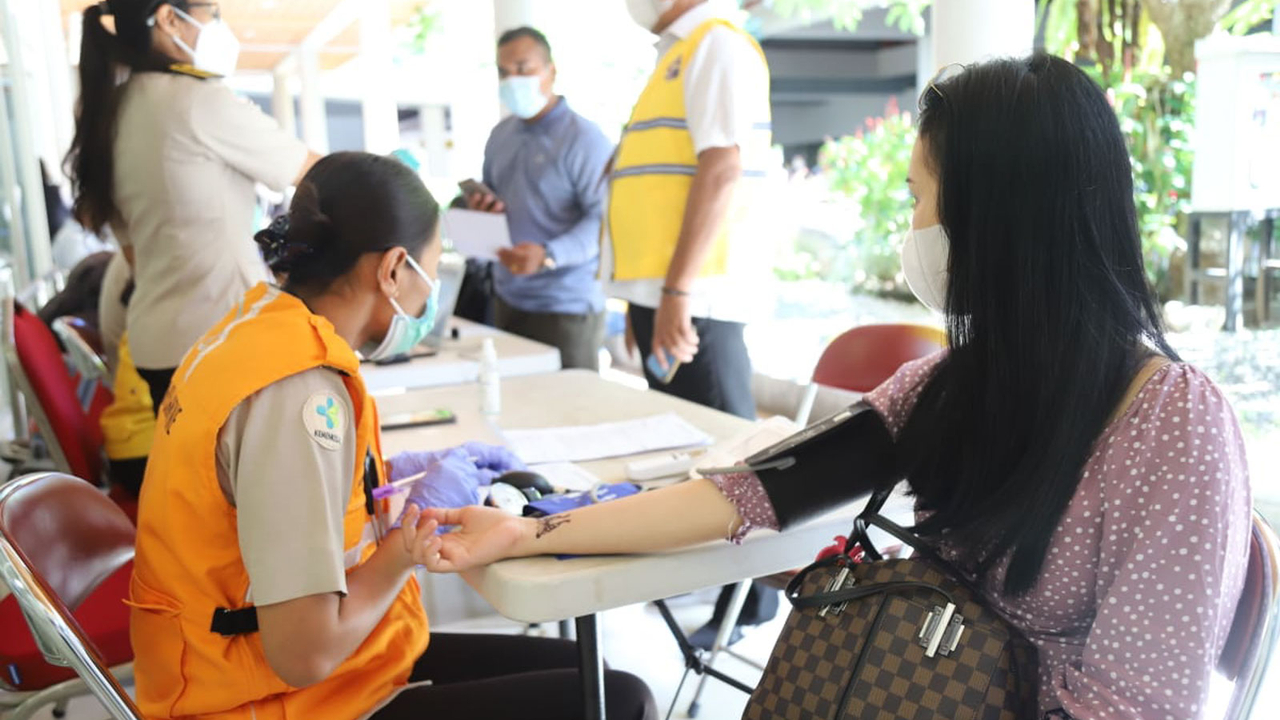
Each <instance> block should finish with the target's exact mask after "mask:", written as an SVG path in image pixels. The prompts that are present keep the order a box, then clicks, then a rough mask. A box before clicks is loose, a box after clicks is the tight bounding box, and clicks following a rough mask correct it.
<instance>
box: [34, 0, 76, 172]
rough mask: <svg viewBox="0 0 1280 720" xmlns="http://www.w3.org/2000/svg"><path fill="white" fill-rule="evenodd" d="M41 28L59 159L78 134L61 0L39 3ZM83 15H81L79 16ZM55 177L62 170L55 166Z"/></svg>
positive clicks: (60, 159)
mask: <svg viewBox="0 0 1280 720" xmlns="http://www.w3.org/2000/svg"><path fill="white" fill-rule="evenodd" d="M39 6H40V12H41V18H40V21H41V25H42V27H41V30H42V31H43V32H44V59H45V63H46V65H47V66H48V81H49V100H50V103H51V108H52V110H53V139H54V144H55V146H56V148H57V153H58V157H57V161H56V163H55V164H57V165H60V164H61V161H62V156H63V155H64V154H66V152H67V150H68V149H70V147H71V138H72V137H73V136H74V135H75V93H74V92H73V91H72V88H73V87H74V83H73V82H72V77H71V76H72V71H71V63H70V62H68V61H67V58H68V53H67V43H66V39H65V36H64V35H63V33H62V8H61V6H60V4H58V3H39ZM75 19H76V20H78V19H79V15H77V16H76V17H75ZM50 171H53V175H54V176H55V178H57V179H59V180H61V179H62V174H61V173H59V172H56V168H53V167H51V168H50Z"/></svg>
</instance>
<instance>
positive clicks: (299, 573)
mask: <svg viewBox="0 0 1280 720" xmlns="http://www.w3.org/2000/svg"><path fill="white" fill-rule="evenodd" d="M129 340H130V342H132V341H133V337H132V335H130V337H129ZM330 401H332V405H330ZM321 408H323V409H324V412H321V411H320V410H321ZM331 408H336V410H335V409H331ZM334 413H336V414H334ZM330 414H334V417H333V420H334V421H335V425H336V432H333V433H330V436H331V437H338V438H340V440H338V441H337V442H335V441H333V440H325V441H321V440H317V439H316V437H315V435H314V434H313V433H312V428H314V427H324V426H326V424H327V419H326V418H327V416H328V415H330ZM352 417H353V416H352V412H351V396H350V395H349V394H348V393H347V388H346V386H345V385H343V383H342V376H341V375H339V374H338V373H337V372H335V371H333V370H329V369H326V368H315V369H312V370H307V371H305V372H301V373H298V374H297V375H293V376H290V377H287V378H285V379H284V380H281V381H279V382H276V383H273V384H271V385H268V386H267V387H265V388H263V389H262V390H259V391H258V392H257V393H255V394H253V395H251V396H250V397H249V398H247V399H246V400H244V401H243V402H241V403H240V404H239V405H237V406H236V408H235V409H234V410H232V411H231V414H230V415H229V416H228V417H227V421H226V423H225V424H223V426H222V430H221V432H220V433H219V435H218V450H217V463H218V482H219V484H221V485H222V491H223V493H224V494H225V495H226V496H227V499H228V501H230V502H231V504H233V505H234V506H235V507H236V522H237V531H238V534H239V539H240V555H241V557H243V558H244V564H245V568H246V570H248V572H249V585H250V598H249V599H250V600H251V601H252V602H253V603H254V604H256V605H271V604H275V603H281V602H285V601H286V600H294V599H297V598H300V597H306V596H307V595H319V594H323V593H331V592H336V593H346V591H347V576H346V569H345V562H344V557H343V556H344V552H343V546H344V543H343V522H342V521H343V516H344V515H345V514H346V510H347V501H348V500H350V499H351V483H352V482H353V480H354V478H355V468H356V462H357V458H356V456H355V455H356V432H355V428H354V426H353V425H352V424H351V420H352ZM363 460H364V459H363V458H359V461H360V464H361V466H363V464H364V463H363Z"/></svg>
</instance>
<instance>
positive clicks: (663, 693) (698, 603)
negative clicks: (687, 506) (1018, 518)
mask: <svg viewBox="0 0 1280 720" xmlns="http://www.w3.org/2000/svg"><path fill="white" fill-rule="evenodd" d="M713 600H714V593H713V592H712V593H710V594H708V593H702V594H699V595H697V596H687V597H685V598H679V599H676V600H675V601H673V602H672V605H671V609H672V611H673V613H674V614H675V616H676V618H677V620H678V621H679V622H680V623H681V625H682V626H684V627H685V628H686V630H692V629H693V628H695V627H697V626H698V625H700V624H701V623H702V622H703V621H705V620H706V618H707V617H709V616H710V613H711V601H713ZM784 609H785V607H784ZM782 622H783V618H782V617H779V618H777V619H776V620H774V621H773V622H771V623H769V624H767V625H764V626H761V627H759V628H753V629H751V630H749V631H748V634H747V636H746V638H745V639H744V640H743V641H742V642H741V643H739V644H738V645H737V646H736V648H735V649H736V650H738V651H740V652H742V653H744V654H746V655H748V656H750V657H753V658H755V659H757V660H759V661H761V662H763V661H764V660H765V659H767V658H768V655H769V651H770V649H771V648H772V647H773V643H774V642H775V640H776V639H777V636H778V633H779V632H780V631H781V629H782ZM600 627H601V634H602V643H603V647H604V650H605V657H606V658H607V659H608V661H609V663H610V665H611V666H612V667H615V668H617V669H620V670H626V671H628V672H631V673H634V674H636V675H638V676H640V677H642V678H644V680H645V682H647V683H648V684H649V687H650V688H652V690H653V693H654V697H655V698H656V699H657V701H658V705H659V708H660V709H661V711H662V714H663V715H665V714H666V711H667V708H668V707H669V706H670V704H671V700H672V698H673V696H674V695H675V692H676V688H677V686H678V685H679V683H680V676H681V674H682V672H683V661H682V660H681V658H680V653H679V651H678V650H677V649H676V644H675V641H674V640H672V639H671V635H670V633H668V632H667V629H666V627H665V626H664V625H663V623H662V618H661V617H660V616H659V615H658V612H657V610H656V609H654V608H653V607H652V606H650V605H632V606H629V607H625V608H620V609H618V610H613V611H610V612H607V613H605V614H604V615H603V616H602V618H601V625H600ZM436 629H437V630H439V631H441V632H446V631H448V632H509V633H515V632H520V631H521V627H520V626H519V625H517V624H515V623H511V622H509V621H506V620H503V619H502V618H498V617H487V618H480V619H476V620H470V621H465V622H460V623H454V624H451V625H449V626H442V627H438V628H436ZM547 630H548V631H550V632H554V628H552V627H551V626H547ZM717 667H719V668H720V669H721V670H723V671H724V672H727V673H729V674H730V675H733V676H734V677H738V678H741V679H742V680H743V681H744V682H746V683H747V684H749V685H753V684H755V682H756V680H757V679H758V678H759V676H760V673H759V671H757V670H755V669H753V668H751V667H749V666H747V665H745V664H743V663H741V662H739V661H737V660H735V659H732V658H730V659H727V660H726V661H724V663H723V664H722V665H718V666H717ZM696 684H697V679H696V678H694V677H691V678H690V680H689V682H688V683H686V685H685V687H684V689H683V691H682V692H681V693H680V698H679V702H678V704H677V705H676V707H675V712H674V713H673V714H672V717H673V718H687V717H688V714H687V711H688V709H689V701H690V699H691V698H692V696H693V691H694V687H695V686H696ZM1229 693H1230V687H1229V686H1228V685H1226V684H1225V683H1222V684H1220V685H1218V686H1216V687H1215V694H1214V699H1215V700H1216V701H1217V702H1211V703H1210V707H1211V708H1212V707H1221V704H1220V703H1221V702H1222V700H1223V699H1224V698H1225V696H1226V695H1227V694H1229ZM746 702H747V696H746V695H745V694H743V693H741V692H739V691H737V690H734V689H733V688H730V687H728V686H726V685H723V684H721V683H718V682H714V681H712V682H708V684H707V689H706V691H705V693H704V694H703V697H702V703H701V711H700V712H699V714H698V719H699V720H737V718H740V717H741V716H742V709H743V707H744V706H745V705H746ZM1278 706H1280V668H1277V667H1276V666H1273V667H1272V668H1271V674H1270V678H1269V679H1268V681H1267V682H1265V683H1264V684H1263V690H1262V695H1261V697H1260V698H1259V699H1258V703H1257V705H1256V710H1255V712H1254V714H1253V718H1254V720H1264V719H1266V720H1270V719H1271V718H1273V717H1275V708H1276V707H1278ZM424 710H425V708H424ZM105 716H106V713H105V712H104V711H103V710H102V709H101V708H100V707H99V706H98V704H97V703H96V702H95V701H93V700H92V699H83V698H82V699H79V700H77V701H75V702H73V703H72V704H71V706H70V708H69V712H68V714H67V718H68V720H103V718H104V717H105ZM1221 716H1222V715H1221V711H1218V712H1212V711H1211V712H1210V713H1209V714H1208V715H1206V717H1207V718H1210V719H1211V720H1216V718H1220V717H1221ZM36 718H37V720H50V718H51V715H50V713H49V712H48V711H45V712H44V713H43V714H40V715H37V716H36Z"/></svg>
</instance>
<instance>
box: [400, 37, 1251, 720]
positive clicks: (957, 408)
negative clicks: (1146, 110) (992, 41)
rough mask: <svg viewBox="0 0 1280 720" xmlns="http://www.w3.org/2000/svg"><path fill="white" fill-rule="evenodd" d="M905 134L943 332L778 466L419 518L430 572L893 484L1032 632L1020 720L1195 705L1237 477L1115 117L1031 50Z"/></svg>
mask: <svg viewBox="0 0 1280 720" xmlns="http://www.w3.org/2000/svg"><path fill="white" fill-rule="evenodd" d="M919 128H920V136H919V140H918V141H917V143H916V147H915V151H914V152H913V155H912V161H911V170H910V181H909V182H910V185H911V191H912V195H913V196H914V198H915V201H916V205H915V210H914V216H913V220H912V230H911V233H910V235H909V236H908V238H907V240H906V243H905V246H904V251H903V263H904V271H905V272H906V276H907V278H908V279H909V281H910V283H911V287H912V289H913V290H914V291H915V292H916V294H917V296H919V297H920V299H921V300H923V301H924V302H925V303H927V304H929V305H931V306H933V307H935V308H937V309H939V310H942V311H944V312H945V313H946V316H947V324H948V335H949V339H950V350H948V351H946V352H943V353H939V354H938V355H935V356H933V357H930V358H926V359H924V360H921V361H917V362H914V363H910V364H908V365H906V366H904V367H903V368H902V369H901V370H900V371H899V372H898V373H897V374H896V375H895V376H894V377H893V378H891V379H890V380H889V381H888V382H886V383H885V384H884V385H882V386H881V387H880V388H878V389H876V390H875V391H873V392H871V393H870V394H868V395H867V396H866V397H865V398H864V399H863V401H862V409H863V410H867V411H866V412H861V413H858V414H857V415H856V420H855V421H853V422H850V423H848V424H847V425H846V426H844V427H845V429H844V430H843V432H842V433H841V434H839V435H838V436H837V437H834V438H830V439H827V440H825V441H823V442H820V443H818V444H816V445H814V446H813V447H812V449H811V450H810V451H809V452H807V453H805V454H802V455H799V456H798V460H799V462H798V463H797V464H796V465H795V466H793V467H791V468H789V469H783V470H762V471H760V472H758V473H751V472H741V473H735V474H726V475H719V476H714V477H712V478H709V479H707V480H697V481H691V482H687V483H683V484H681V485H677V486H674V487H671V488H668V489H665V490H659V491H656V492H651V493H645V494H642V495H639V496H636V497H634V498H628V499H626V500H622V501H618V502H615V503H608V504H604V505H596V506H591V507H588V508H585V509H582V510H578V511H574V512H572V513H569V514H567V515H563V516H556V517H555V518H553V519H552V520H551V521H534V520H530V519H523V518H513V517H511V516H507V515H503V514H502V513H500V512H498V511H494V510H491V509H485V508H466V509H463V510H449V511H440V510H435V511H426V512H425V515H424V516H426V517H429V518H431V519H433V520H436V521H437V522H439V523H440V524H441V525H461V526H462V527H461V530H460V531H458V532H455V533H451V534H448V535H444V536H443V542H442V544H441V546H440V547H439V554H438V555H437V556H436V557H432V558H428V559H427V566H428V567H429V568H431V569H433V570H437V571H446V570H458V569H465V568H468V567H473V566H475V565H478V564H484V563H487V562H491V561H493V560H495V559H498V558H502V557H509V556H521V555H532V554H542V553H588V552H600V553H616V552H640V551H647V550H656V549H661V548H668V547H673V546H679V545H685V544H689V543H693V542H700V541H706V540H709V539H712V538H715V537H724V536H725V534H726V529H728V534H729V536H730V538H731V539H737V538H741V537H742V536H743V535H745V534H746V533H747V532H748V531H750V530H751V529H753V528H756V527H768V528H774V529H778V528H786V527H788V526H790V525H792V524H794V523H797V522H800V521H803V520H805V519H807V518H810V517H813V516H815V515H816V514H818V513H820V512H823V511H825V510H829V509H832V508H834V507H837V506H839V505H842V504H845V503H848V502H850V501H853V500H856V499H858V498H862V497H865V496H866V495H867V494H868V493H869V492H870V491H871V490H873V489H878V488H884V487H887V486H891V485H894V484H896V483H897V482H898V481H900V480H906V482H907V483H908V485H909V488H910V490H911V492H912V493H913V494H914V495H915V498H916V509H917V521H918V523H917V525H916V528H915V529H916V532H917V534H919V535H920V536H922V537H923V538H925V539H926V540H928V541H929V542H931V543H932V544H934V545H936V546H937V547H938V548H939V549H940V550H941V551H942V552H943V553H944V554H946V555H948V556H950V557H951V558H952V559H954V560H955V561H956V563H957V565H958V566H959V567H961V568H962V569H963V570H964V571H965V572H968V573H970V574H972V576H973V577H974V579H976V580H977V581H978V582H980V583H981V584H982V586H983V587H984V589H985V592H986V595H987V599H988V601H990V602H991V603H992V604H993V606H995V607H997V608H999V609H1000V610H1002V611H1003V613H1004V615H1005V616H1007V617H1009V618H1011V619H1012V622H1014V624H1016V625H1017V626H1018V627H1019V629H1021V630H1022V631H1023V632H1024V633H1025V634H1026V636H1027V637H1028V638H1029V639H1030V640H1031V641H1032V642H1033V643H1034V644H1035V645H1036V647H1037V649H1038V650H1039V656H1040V668H1041V677H1040V693H1039V704H1040V713H1041V714H1042V715H1044V716H1046V717H1070V718H1077V719H1079V720H1084V719H1095V718H1126V719H1131V720H1137V719H1139V718H1146V719H1150V718H1179V719H1182V718H1197V717H1201V715H1202V713H1203V711H1204V709H1205V700H1206V698H1207V696H1208V690H1209V679H1210V677H1211V675H1212V672H1213V668H1214V666H1215V664H1216V661H1217V658H1218V655H1219V654H1220V652H1221V650H1222V647H1223V644H1224V642H1225V640H1226V637H1227V633H1228V630H1229V628H1230V626H1231V621H1232V617H1233V614H1234V609H1235V605H1236V602H1237V599H1238V598H1239V595H1240V590H1241V586H1242V582H1243V578H1244V566H1245V560H1246V557H1247V541H1248V537H1249V532H1250V519H1249V506H1250V498H1249V486H1248V471H1247V469H1246V465H1245V455H1244V447H1243V442H1242V440H1241V435H1240V430H1239V427H1238V425H1237V423H1236V420H1235V417H1234V415H1233V413H1232V411H1231V408H1230V406H1229V405H1228V403H1227V401H1226V400H1225V399H1224V398H1223V397H1222V395H1221V393H1220V392H1219V391H1218V389H1217V388H1216V387H1214V385H1213V383H1212V382H1211V381H1210V380H1209V379H1208V378H1207V377H1205V375H1204V374H1202V373H1201V372H1200V371H1198V370H1196V369H1195V368H1193V367H1191V366H1189V365H1187V364H1185V363H1182V362H1181V361H1180V360H1179V359H1178V357H1177V355H1176V353H1175V352H1174V351H1173V350H1172V349H1171V348H1170V347H1169V345H1168V343H1167V342H1166V341H1165V339H1164V336H1163V334H1162V331H1161V321H1160V315H1159V311H1158V308H1157V305H1156V302H1155V299H1154V297H1153V296H1152V294H1151V292H1150V290H1149V288H1148V286H1147V283H1146V280H1145V277H1144V274H1143V264H1142V253H1141V243H1140V239H1139V235H1138V226H1137V221H1136V213H1135V209H1134V197H1133V183H1132V170H1131V168H1130V164H1129V156H1128V153H1127V151H1126V148H1125V144H1124V138H1123V136H1122V135H1121V133H1120V128H1119V125H1118V123H1117V121H1116V118H1115V115H1114V112H1113V110H1112V108H1111V107H1110V105H1109V104H1108V103H1107V100H1106V96H1105V95H1104V94H1103V92H1102V91H1101V89H1100V88H1099V87H1098V86H1097V85H1096V84H1095V83H1093V82H1092V81H1091V80H1090V79H1089V78H1088V77H1087V76H1086V75H1085V74H1084V73H1083V72H1082V71H1081V70H1080V69H1078V68H1076V67H1075V66H1073V65H1072V64H1071V63H1069V62H1066V61H1064V60H1061V59H1058V58H1054V57H1050V56H1046V55H1034V56H1032V57H1030V58H1026V59H1019V60H998V61H993V62H989V63H986V64H982V65H978V66H974V67H971V68H968V69H967V70H965V71H964V72H962V73H960V74H958V75H956V76H954V77H951V78H948V79H946V80H940V81H937V82H935V83H933V84H932V85H931V86H930V88H929V89H928V90H927V91H926V92H925V94H924V96H923V97H922V99H921V114H920V125H919ZM539 522H543V524H542V525H539V524H538V523H539Z"/></svg>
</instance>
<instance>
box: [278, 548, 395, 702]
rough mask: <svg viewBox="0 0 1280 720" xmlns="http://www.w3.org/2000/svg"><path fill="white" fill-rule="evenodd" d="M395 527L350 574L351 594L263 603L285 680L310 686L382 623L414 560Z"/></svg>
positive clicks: (297, 685)
mask: <svg viewBox="0 0 1280 720" xmlns="http://www.w3.org/2000/svg"><path fill="white" fill-rule="evenodd" d="M397 533H399V531H398V530H396V531H393V532H392V534H391V535H390V536H388V537H387V538H386V539H385V540H384V541H383V543H382V545H381V546H380V547H379V548H378V550H377V551H376V552H375V553H374V554H373V556H372V557H370V558H369V561H368V562H366V563H365V564H363V565H361V566H360V567H358V568H356V569H355V570H354V571H352V572H351V573H350V574H349V575H347V595H346V596H345V597H341V596H339V595H336V594H326V595H310V596H307V597H303V598H298V599H296V600H290V601H287V602H283V603H279V604H275V605H268V606H263V607H260V608H258V620H259V625H260V629H261V633H262V643H263V649H264V650H265V652H266V656H267V661H268V662H269V663H270V664H271V667H272V669H273V670H275V671H276V674H277V675H279V676H280V678H281V679H282V680H284V681H285V682H287V683H289V684H290V685H292V686H294V687H305V686H307V685H312V684H314V683H317V682H319V681H321V680H323V679H324V678H326V677H328V676H329V675H330V674H331V673H332V672H333V671H334V669H336V668H337V667H338V665H340V664H341V663H342V662H343V661H344V660H346V659H347V658H348V657H350V656H351V654H352V653H353V652H355V650H356V648H358V647H360V644H361V643H363V642H364V640H365V638H367V637H368V636H369V633H371V632H373V629H374V628H375V627H376V626H377V625H378V623H379V622H381V620H382V618H383V616H385V615H386V614H387V610H388V609H390V607H391V603H392V602H394V600H395V598H396V595H397V594H399V592H400V589H401V588H402V587H404V584H405V583H406V582H407V581H408V579H409V575H410V573H411V572H412V564H411V563H410V562H409V561H408V560H407V557H408V554H407V553H406V552H405V550H404V547H403V543H402V542H401V540H400V539H399V537H397V536H396V534H397Z"/></svg>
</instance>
